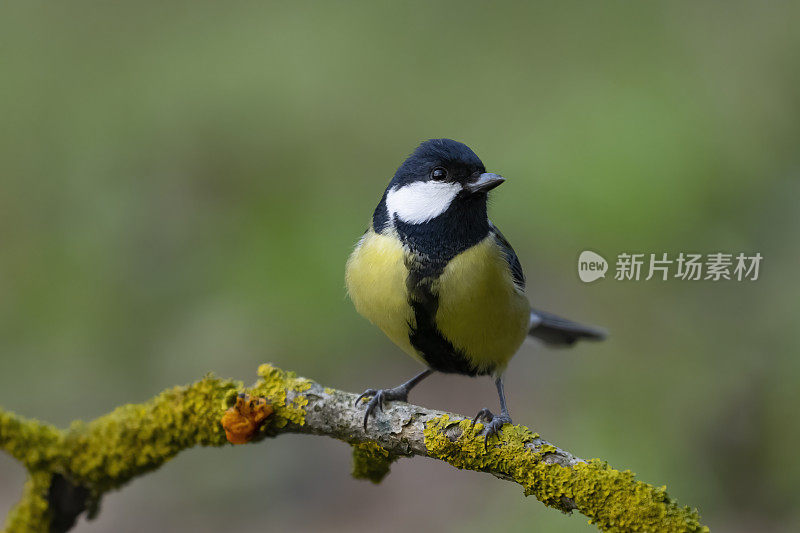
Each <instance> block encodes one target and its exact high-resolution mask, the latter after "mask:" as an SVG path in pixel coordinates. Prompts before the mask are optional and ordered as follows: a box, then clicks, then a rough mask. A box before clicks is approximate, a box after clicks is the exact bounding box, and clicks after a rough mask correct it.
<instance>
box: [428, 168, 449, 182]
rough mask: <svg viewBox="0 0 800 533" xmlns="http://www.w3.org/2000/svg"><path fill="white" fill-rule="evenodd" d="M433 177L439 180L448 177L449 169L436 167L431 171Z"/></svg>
mask: <svg viewBox="0 0 800 533" xmlns="http://www.w3.org/2000/svg"><path fill="white" fill-rule="evenodd" d="M431 178H433V179H435V180H439V181H441V180H443V179H446V178H447V171H446V170H445V169H443V168H442V167H436V168H434V169H433V170H432V171H431Z"/></svg>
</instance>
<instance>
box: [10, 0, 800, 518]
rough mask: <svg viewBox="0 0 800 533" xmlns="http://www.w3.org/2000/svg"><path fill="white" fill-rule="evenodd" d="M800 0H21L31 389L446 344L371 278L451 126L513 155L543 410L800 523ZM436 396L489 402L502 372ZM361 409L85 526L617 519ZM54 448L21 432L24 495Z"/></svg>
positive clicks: (502, 162)
mask: <svg viewBox="0 0 800 533" xmlns="http://www.w3.org/2000/svg"><path fill="white" fill-rule="evenodd" d="M799 15H800V8H798V5H797V4H796V3H794V4H792V3H788V2H787V3H769V4H767V3H757V4H756V3H752V4H749V3H734V2H702V3H698V2H670V3H655V2H648V3H641V4H640V3H630V2H619V3H617V2H605V3H602V4H599V3H594V2H592V3H572V2H545V3H540V4H538V5H535V6H534V5H527V6H522V5H518V4H516V3H502V2H495V3H491V5H489V4H488V3H478V2H447V3H430V2H419V3H395V2H363V3H344V2H342V3H340V2H328V3H322V2H319V3H306V2H281V3H276V2H252V3H249V2H226V3H225V4H224V5H223V4H220V3H218V2H207V1H204V2H198V1H194V2H183V1H181V2H168V3H165V2H153V1H138V2H113V3H107V2H70V3H44V2H22V1H14V2H4V3H3V4H2V6H1V7H0V405H2V406H3V407H4V408H6V409H11V410H14V411H16V412H19V413H21V414H24V415H28V416H33V417H39V418H42V419H46V420H48V421H52V422H55V423H58V424H61V425H65V424H67V423H68V422H69V421H70V420H72V419H75V418H83V419H91V418H93V417H95V416H98V415H100V414H102V413H105V412H107V411H109V410H110V409H112V408H113V407H114V406H117V405H119V404H122V403H125V402H138V401H143V400H145V399H147V398H148V397H150V396H152V395H154V394H156V393H157V392H159V391H160V390H162V389H164V388H165V387H168V386H171V385H174V384H181V383H187V382H190V381H193V380H195V379H197V378H199V377H200V376H202V375H203V374H204V373H206V372H207V371H214V372H216V373H217V374H219V375H222V376H231V377H237V378H240V379H244V380H245V381H247V382H251V381H253V380H254V379H255V368H256V366H257V365H258V364H259V363H260V362H264V361H272V362H274V363H276V364H278V365H279V366H281V367H284V368H286V369H292V370H295V371H297V372H298V373H300V374H304V375H308V376H309V377H313V378H315V379H317V380H319V381H320V382H322V383H324V384H326V385H330V386H335V387H339V388H343V389H347V390H351V391H361V390H363V389H364V388H366V387H372V386H390V385H395V384H397V383H399V382H400V381H401V380H404V379H405V378H407V377H409V376H410V375H411V374H412V373H413V372H415V371H416V370H417V368H418V367H417V364H416V363H415V362H414V361H413V360H411V359H410V358H407V357H406V356H404V355H403V354H402V353H401V352H400V351H399V350H398V349H397V348H395V347H393V346H392V345H391V344H390V343H389V341H388V340H386V339H385V338H384V337H383V336H382V334H381V333H380V332H379V331H378V330H377V329H376V328H374V327H372V326H370V325H369V324H368V323H367V322H366V321H365V320H363V319H362V318H360V317H359V316H358V315H357V314H356V313H355V311H354V310H353V308H352V306H351V304H350V302H349V301H348V300H347V298H346V295H345V290H344V282H343V270H344V262H345V260H346V258H347V255H348V253H349V251H350V250H351V247H352V245H353V243H354V242H355V241H356V240H357V238H358V237H359V235H360V234H361V232H362V231H363V230H364V229H365V227H366V225H367V223H368V220H369V216H370V215H371V212H372V209H373V207H374V205H375V204H376V203H377V201H378V198H379V196H380V194H381V192H382V191H383V188H384V187H385V185H386V183H387V181H388V180H389V178H390V177H391V175H392V173H393V172H394V170H395V168H396V167H397V165H399V163H400V162H401V161H402V160H403V158H404V157H405V156H406V155H407V154H408V153H409V152H410V151H411V150H413V148H414V147H415V146H416V144H417V143H418V142H420V141H422V140H424V139H427V138H430V137H451V138H454V139H458V140H461V141H464V142H466V143H467V144H468V145H470V146H471V147H472V148H473V149H474V150H475V151H476V152H477V153H478V155H479V156H480V157H481V158H482V159H483V161H484V162H485V163H486V165H487V167H488V168H489V169H490V170H492V171H495V172H499V173H502V174H503V175H504V176H506V177H507V178H508V182H507V183H506V184H505V185H504V186H503V187H501V188H500V189H498V190H497V192H496V193H495V195H494V198H493V201H492V206H491V209H492V217H493V220H494V222H495V223H497V224H498V225H499V226H500V227H501V228H502V229H503V232H504V233H505V234H506V236H507V237H508V238H509V240H511V242H512V243H513V244H514V246H515V248H516V249H517V252H518V254H519V256H520V258H521V260H522V263H523V265H524V266H525V270H526V273H527V275H528V278H529V289H528V293H529V296H530V298H531V300H532V301H534V302H535V303H536V304H537V305H539V306H541V307H543V308H545V309H549V310H552V311H554V312H559V313H563V314H565V315H567V316H570V317H573V318H575V319H580V320H583V321H586V322H591V323H598V324H601V325H603V326H606V327H607V328H608V329H609V330H610V331H611V332H612V336H611V338H610V339H609V340H608V341H607V342H606V343H603V344H599V345H594V344H592V345H581V346H579V347H577V348H575V349H574V350H568V351H547V350H543V349H540V348H539V347H538V346H536V345H534V344H533V343H531V344H526V345H525V346H524V347H523V349H522V351H521V352H520V353H519V354H518V356H517V357H516V358H515V360H514V361H513V362H512V365H511V367H510V372H509V375H508V382H507V387H506V390H507V393H508V395H509V401H510V408H511V412H512V415H514V419H515V421H516V422H518V423H524V424H526V425H529V426H531V427H533V428H534V429H535V430H537V431H539V432H540V433H541V434H542V435H543V436H545V437H546V438H548V439H550V440H552V441H553V442H555V443H557V444H561V445H563V446H565V447H566V448H568V449H570V450H571V451H573V452H574V453H575V454H577V455H579V456H582V457H601V458H603V459H605V460H608V461H609V462H610V463H611V464H612V465H614V466H617V467H620V468H630V469H631V470H633V471H635V472H637V474H638V475H639V477H640V479H642V480H645V481H649V482H652V483H655V484H667V486H668V489H669V491H670V494H671V495H673V496H676V497H677V498H678V499H679V500H680V501H681V502H682V503H685V504H689V505H692V506H697V507H698V508H699V509H700V511H701V513H702V516H703V518H704V522H705V523H708V524H709V525H710V526H712V528H714V529H717V530H720V531H753V530H758V531H796V530H798V528H800V517H799V516H798V513H799V512H800V511H798V508H799V506H800V502H799V501H798V495H797V482H798V481H800V461H798V460H797V455H796V451H795V450H796V447H797V444H796V443H797V441H798V438H800V430H799V428H798V421H797V413H796V411H797V406H798V405H800V394H799V393H798V377H800V358H798V357H797V355H798V351H799V350H798V347H799V346H798V340H797V324H798V320H799V319H800V306H798V281H797V268H798V266H800V247H799V246H798V241H799V240H800V217H798V203H800V183H798V177H800V152H799V151H798V146H800V143H799V142H798V141H800V139H799V137H800V136H799V135H798V134H800V123H799V122H798V119H800V61H798V57H800V32H798V31H797V27H796V26H797V21H798V16H799ZM586 248H589V249H593V250H595V251H598V252H600V253H602V254H604V255H605V256H606V257H608V258H610V259H612V260H613V258H614V257H615V256H616V254H617V253H619V252H623V251H628V252H630V251H638V252H661V251H668V252H672V253H677V252H680V251H685V252H692V251H697V252H702V253H711V252H717V251H730V252H740V251H743V252H748V253H750V252H760V253H761V254H762V255H763V256H764V262H763V264H762V271H761V276H760V279H759V280H758V281H756V282H740V283H739V282H735V281H731V282H717V283H712V282H694V283H693V282H688V281H668V282H659V281H650V282H645V281H640V282H618V281H614V280H613V279H611V278H608V279H606V280H603V281H598V282H596V283H594V284H591V285H586V284H583V283H581V282H580V281H579V280H578V277H577V275H576V268H575V264H576V259H577V256H578V254H579V252H580V251H581V250H583V249H586ZM412 400H413V401H415V402H417V403H420V404H422V405H426V406H429V407H436V408H442V409H449V410H453V411H456V412H459V413H465V414H472V413H474V412H476V411H477V410H478V409H479V408H481V407H484V406H489V407H495V404H496V399H495V393H494V388H493V386H492V385H491V382H490V381H489V380H488V379H485V378H484V379H476V380H470V379H467V378H461V377H455V376H437V377H434V378H432V379H431V380H429V381H426V382H425V383H424V384H423V385H421V386H420V387H419V388H418V389H417V390H415V392H414V394H413V396H412ZM349 461H350V452H349V449H348V448H347V446H345V445H344V444H342V443H339V442H337V441H332V440H326V439H321V438H308V437H297V436H286V437H281V438H279V439H277V440H275V441H273V442H268V443H265V444H263V445H260V446H252V447H248V446H245V447H240V448H238V447H237V448H235V449H234V448H232V447H230V448H225V449H221V450H220V449H198V450H192V451H190V452H187V453H184V454H181V455H180V456H179V457H178V458H176V459H175V460H174V461H172V462H171V463H169V464H168V465H167V466H165V467H164V468H162V469H161V470H159V471H158V472H156V473H154V474H151V475H148V476H146V477H143V478H141V479H137V480H136V481H134V482H133V483H131V484H130V485H129V486H128V487H126V488H125V489H124V490H122V491H120V492H118V493H114V494H111V495H109V496H108V497H107V498H105V500H104V502H103V510H102V512H101V514H100V516H99V518H98V519H97V520H95V521H93V522H88V523H87V522H85V521H82V522H81V524H80V525H79V528H78V529H77V531H91V532H100V531H121V532H128V531H130V532H134V531H144V530H148V531H181V530H186V531H189V530H191V531H209V532H212V531H220V530H222V529H226V530H238V531H262V530H272V531H280V530H289V529H295V530H318V531H352V530H356V531H371V530H375V529H376V528H379V530H381V531H398V532H399V531H408V530H412V529H418V530H430V529H433V528H436V529H439V530H444V531H475V532H479V531H485V530H487V529H489V528H493V527H495V526H497V525H499V524H502V525H505V526H507V529H508V530H509V531H528V530H532V529H533V530H541V531H556V532H559V531H591V529H592V528H591V526H589V525H587V523H586V519H585V518H583V517H581V516H579V515H574V516H570V517H567V516H564V515H561V514H560V513H558V512H556V511H553V510H550V509H547V508H545V507H544V506H542V505H541V504H539V503H538V502H536V501H534V500H532V499H525V498H524V497H523V495H522V491H521V489H520V488H519V487H516V486H514V485H511V484H509V483H506V482H502V481H499V480H496V479H494V478H491V477H487V476H486V475H483V474H476V473H470V472H461V471H457V470H455V469H453V468H451V467H449V466H447V465H444V464H442V463H438V462H435V461H428V460H422V459H416V460H402V461H400V462H399V463H397V464H396V465H395V466H394V467H393V472H392V474H391V475H390V476H389V477H388V478H387V479H386V480H385V481H384V482H383V484H382V485H380V486H373V485H371V484H369V483H363V482H358V481H354V480H352V479H351V478H350V477H349V468H350V464H349ZM23 480H24V473H23V470H22V468H21V467H20V466H19V465H17V464H16V463H15V462H13V461H12V460H11V459H10V458H8V457H7V456H5V455H2V456H0V516H4V515H5V513H6V512H7V510H8V509H9V508H10V506H11V505H12V504H13V502H14V501H15V500H16V498H17V497H18V495H19V493H20V490H21V487H22V483H23Z"/></svg>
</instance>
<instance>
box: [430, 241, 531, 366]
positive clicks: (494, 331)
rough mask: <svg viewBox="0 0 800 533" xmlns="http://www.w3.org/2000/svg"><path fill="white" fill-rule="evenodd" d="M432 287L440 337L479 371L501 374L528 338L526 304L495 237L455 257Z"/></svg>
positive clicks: (528, 318) (528, 317) (528, 315)
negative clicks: (436, 301)
mask: <svg viewBox="0 0 800 533" xmlns="http://www.w3.org/2000/svg"><path fill="white" fill-rule="evenodd" d="M434 289H435V290H437V292H438V296H439V310H438V312H437V314H436V325H437V326H438V328H439V330H440V331H441V332H442V334H443V335H444V336H445V337H446V338H447V339H449V340H450V342H452V343H453V345H454V346H455V347H456V348H459V349H461V350H462V351H463V352H464V353H465V354H466V355H467V357H468V358H470V359H471V360H472V361H473V363H475V365H476V366H477V367H478V368H480V369H487V368H488V369H492V368H494V369H495V372H502V370H503V369H504V368H505V366H506V365H507V364H508V361H509V360H510V359H511V357H512V356H513V355H514V354H515V353H516V351H517V350H518V349H519V347H520V345H521V344H522V342H523V341H524V340H525V337H526V336H527V334H528V324H529V320H530V304H529V303H528V300H527V298H526V297H525V296H524V294H522V293H521V292H519V291H518V290H517V289H516V288H515V286H514V283H513V280H512V277H511V272H510V270H509V268H508V265H507V263H506V260H505V257H504V256H503V253H502V251H501V250H500V248H499V246H498V245H497V243H496V242H495V240H494V237H492V236H489V237H487V238H486V239H484V240H483V241H481V242H480V243H478V244H476V245H475V246H473V247H471V248H469V249H468V250H466V251H464V252H462V253H461V254H459V255H457V256H456V257H454V258H453V259H452V260H451V261H450V262H449V263H448V264H447V266H446V267H445V269H444V272H443V273H442V275H441V276H440V277H439V279H438V281H437V282H436V284H435V285H434Z"/></svg>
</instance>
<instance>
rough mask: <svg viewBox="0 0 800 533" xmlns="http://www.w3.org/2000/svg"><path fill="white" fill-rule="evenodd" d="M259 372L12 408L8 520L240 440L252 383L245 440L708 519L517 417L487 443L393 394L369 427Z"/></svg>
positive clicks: (45, 511)
mask: <svg viewBox="0 0 800 533" xmlns="http://www.w3.org/2000/svg"><path fill="white" fill-rule="evenodd" d="M258 375H259V379H258V381H257V382H256V383H255V384H254V385H253V386H252V387H249V388H245V387H244V385H243V384H242V383H241V382H238V381H233V380H225V379H220V378H217V377H214V376H211V375H208V376H206V377H205V378H203V379H201V380H200V381H198V382H196V383H194V384H191V385H188V386H185V387H175V388H172V389H169V390H166V391H164V392H162V393H161V394H159V395H157V396H156V397H154V398H153V399H151V400H150V401H148V402H145V403H142V404H129V405H124V406H121V407H119V408H117V409H115V410H114V411H112V412H111V413H109V414H107V415H105V416H102V417H100V418H97V419H95V420H93V421H91V422H88V423H86V422H80V421H78V422H74V423H72V424H71V425H70V427H68V428H66V429H63V430H60V429H57V428H55V427H53V426H50V425H48V424H44V423H41V422H38V421H36V420H30V419H25V418H23V417H20V416H17V415H15V414H13V413H9V412H5V411H3V410H2V409H0V449H2V450H5V451H6V452H8V453H9V454H10V455H11V456H12V457H14V458H16V459H17V460H19V461H20V462H21V463H22V464H23V465H24V466H25V467H26V468H27V470H28V473H29V478H28V481H27V483H26V485H25V487H24V489H23V494H22V497H21V499H20V501H19V503H18V504H17V505H16V507H14V508H13V509H12V511H11V512H10V513H9V516H8V517H7V519H6V528H7V531H8V532H14V533H16V532H38V531H67V530H68V529H70V528H71V527H72V525H73V524H74V522H75V520H76V518H77V516H78V515H79V514H80V513H82V512H83V511H84V510H88V511H89V516H90V517H91V516H93V515H94V514H96V512H97V510H98V509H99V504H100V500H101V498H102V496H103V494H105V493H106V492H108V491H110V490H114V489H117V488H119V487H121V486H122V485H124V484H125V483H127V482H128V481H130V480H131V479H133V478H135V477H137V476H139V475H142V474H145V473H147V472H150V471H152V470H155V469H156V468H158V467H160V466H161V465H162V464H164V463H165V462H166V461H168V460H169V459H171V458H172V457H174V456H175V455H176V454H178V453H179V452H180V451H181V450H184V449H187V448H191V447H193V446H197V445H199V446H223V445H226V444H228V439H227V438H226V432H225V430H224V429H223V426H222V424H221V422H222V420H223V417H224V415H225V413H226V410H229V408H231V407H234V406H237V405H238V406H239V407H241V403H242V398H243V396H240V394H242V393H244V394H246V395H247V396H246V397H248V398H263V399H264V400H265V401H266V404H267V405H268V406H269V409H268V410H267V411H264V410H262V411H261V412H262V413H266V412H268V413H269V415H268V419H267V420H266V423H263V422H264V421H263V420H261V418H263V417H261V418H260V419H259V424H258V425H253V426H252V428H250V430H251V431H252V434H251V433H248V434H247V436H246V438H242V439H240V440H239V439H234V440H233V441H234V442H258V441H261V440H263V439H264V438H265V437H272V436H276V435H278V434H280V433H285V432H294V433H307V434H317V435H326V436H331V437H334V438H337V439H340V440H343V441H345V442H348V443H349V444H352V445H353V475H354V476H355V477H357V478H360V479H369V480H371V481H373V482H376V483H377V482H379V481H380V480H381V479H383V478H384V477H385V476H386V475H387V474H388V473H389V467H390V464H391V463H392V462H393V461H395V460H396V459H397V458H398V457H400V456H413V455H423V456H428V457H433V458H437V459H440V460H443V461H446V462H448V463H450V464H451V465H453V466H455V467H457V468H465V469H470V470H476V471H483V472H488V473H491V474H493V475H495V476H497V477H501V478H503V479H508V480H512V481H515V482H517V483H519V484H520V485H522V487H523V488H524V491H525V494H526V495H534V496H535V497H536V498H537V499H538V500H540V501H542V502H543V503H545V504H546V505H548V506H551V507H554V508H557V509H560V510H562V511H565V512H569V511H572V510H578V511H579V512H581V513H582V514H584V515H585V516H587V517H588V518H589V519H590V522H592V523H594V524H595V525H596V526H597V527H598V528H599V529H602V530H605V531H629V530H659V531H706V530H707V528H705V527H703V526H701V525H700V523H699V517H698V514H697V512H696V511H693V510H691V509H689V508H687V507H680V506H678V505H677V503H676V502H675V501H674V500H672V499H671V498H670V497H669V496H668V495H667V493H666V491H665V489H664V488H656V487H653V486H651V485H648V484H646V483H643V482H640V481H636V480H635V479H634V476H633V474H631V473H630V472H628V471H625V472H620V471H617V470H614V469H613V468H610V467H609V466H608V465H607V464H605V463H603V462H602V461H599V460H592V461H588V462H586V461H582V460H580V459H577V458H575V457H574V456H572V455H571V454H569V453H568V452H565V451H563V450H561V449H559V448H557V447H555V446H553V445H551V444H549V443H547V442H546V441H543V440H542V439H541V438H539V437H538V435H536V434H534V433H532V432H530V430H528V429H527V428H525V427H522V426H510V425H507V426H505V427H504V428H503V430H502V432H501V434H500V435H499V436H498V437H492V438H491V439H490V440H489V443H488V444H489V445H488V447H484V439H483V437H482V436H481V435H480V429H481V425H480V424H477V425H476V426H475V427H472V426H471V425H470V424H469V422H468V421H463V420H462V421H458V420H457V419H453V418H451V417H452V415H448V414H446V413H442V412H439V411H432V410H428V409H424V408H422V407H417V406H411V405H408V404H403V403H400V402H392V404H393V405H390V406H387V409H386V412H385V415H384V416H385V418H384V419H381V420H374V421H373V424H374V428H373V429H371V430H368V431H367V430H364V428H363V426H362V420H363V418H362V417H363V411H360V410H359V407H357V406H354V399H355V397H356V396H355V395H353V394H350V393H346V392H343V391H337V390H334V389H329V388H323V387H321V386H320V385H318V384H316V383H314V382H313V381H311V380H308V379H305V378H299V377H297V376H295V375H294V374H293V373H291V372H284V371H283V370H280V369H279V368H276V367H274V366H271V365H261V366H260V367H259V369H258ZM237 399H238V404H237ZM262 407H263V402H262V403H261V404H259V408H262ZM237 427H238V426H237ZM228 435H229V436H230V435H231V433H230V432H229V434H228Z"/></svg>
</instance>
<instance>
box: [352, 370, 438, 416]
mask: <svg viewBox="0 0 800 533" xmlns="http://www.w3.org/2000/svg"><path fill="white" fill-rule="evenodd" d="M431 374H433V370H430V369H428V370H425V371H423V372H420V373H419V374H417V375H416V376H414V377H413V378H411V379H409V380H408V381H406V382H405V383H403V384H402V385H398V386H397V387H395V388H393V389H367V390H365V391H364V392H363V393H362V394H361V396H359V397H358V398H357V399H356V405H358V404H359V402H360V401H361V400H362V398H369V397H370V396H371V397H372V398H371V399H370V401H369V402H368V403H367V412H366V413H364V431H366V430H367V421H368V420H369V416H370V415H371V414H372V413H374V412H375V409H376V408H377V409H380V410H381V412H383V402H387V401H391V400H400V401H401V402H406V401H408V392H409V391H410V390H411V389H413V388H414V387H415V386H416V385H417V384H418V383H419V382H420V381H422V380H423V379H425V378H426V377H428V376H430V375H431Z"/></svg>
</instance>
